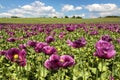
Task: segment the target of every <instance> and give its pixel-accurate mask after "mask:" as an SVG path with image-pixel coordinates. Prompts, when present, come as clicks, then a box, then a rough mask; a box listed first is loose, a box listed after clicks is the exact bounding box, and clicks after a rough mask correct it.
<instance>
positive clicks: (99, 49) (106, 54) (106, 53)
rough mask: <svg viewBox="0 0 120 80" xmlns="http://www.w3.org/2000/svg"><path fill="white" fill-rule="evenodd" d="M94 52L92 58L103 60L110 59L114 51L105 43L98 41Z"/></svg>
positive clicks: (111, 46) (109, 44) (110, 45)
mask: <svg viewBox="0 0 120 80" xmlns="http://www.w3.org/2000/svg"><path fill="white" fill-rule="evenodd" d="M95 47H96V52H95V53H94V56H97V57H99V58H104V59H110V58H112V57H114V56H115V54H116V51H115V50H114V46H113V45H112V44H111V43H110V42H107V41H103V40H99V41H98V42H97V43H96V45H95Z"/></svg>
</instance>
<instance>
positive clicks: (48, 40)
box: [45, 36, 55, 43]
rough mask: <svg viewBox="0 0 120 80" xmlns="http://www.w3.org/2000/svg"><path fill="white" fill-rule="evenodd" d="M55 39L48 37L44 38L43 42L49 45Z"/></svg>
mask: <svg viewBox="0 0 120 80" xmlns="http://www.w3.org/2000/svg"><path fill="white" fill-rule="evenodd" d="M54 40H55V39H54V37H52V36H48V37H46V39H45V41H46V42H47V43H51V42H53V41H54Z"/></svg>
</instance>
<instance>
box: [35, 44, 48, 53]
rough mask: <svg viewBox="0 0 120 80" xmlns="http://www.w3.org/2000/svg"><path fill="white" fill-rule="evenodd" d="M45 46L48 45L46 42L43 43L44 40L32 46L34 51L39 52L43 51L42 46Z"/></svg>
mask: <svg viewBox="0 0 120 80" xmlns="http://www.w3.org/2000/svg"><path fill="white" fill-rule="evenodd" d="M45 46H48V44H47V43H44V42H38V43H37V44H36V47H35V48H34V50H35V52H37V53H40V52H42V51H43V47H45Z"/></svg>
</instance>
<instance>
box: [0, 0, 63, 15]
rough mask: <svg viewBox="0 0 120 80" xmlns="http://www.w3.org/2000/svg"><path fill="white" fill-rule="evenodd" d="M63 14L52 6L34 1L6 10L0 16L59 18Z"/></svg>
mask: <svg viewBox="0 0 120 80" xmlns="http://www.w3.org/2000/svg"><path fill="white" fill-rule="evenodd" d="M62 15H63V14H62V13H59V12H57V11H56V10H55V9H54V8H53V7H52V6H47V5H45V3H42V2H40V1H35V2H33V3H31V4H27V5H23V6H19V7H18V8H14V9H11V10H8V11H7V12H4V13H1V14H0V16H2V17H3V16H4V17H6V16H7V17H10V16H19V17H42V16H45V17H53V16H57V17H61V16H62Z"/></svg>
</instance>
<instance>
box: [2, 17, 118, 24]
mask: <svg viewBox="0 0 120 80" xmlns="http://www.w3.org/2000/svg"><path fill="white" fill-rule="evenodd" d="M84 22H86V23H105V22H113V23H120V18H96V19H64V18H0V23H46V24H49V23H52V24H53V23H84Z"/></svg>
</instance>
